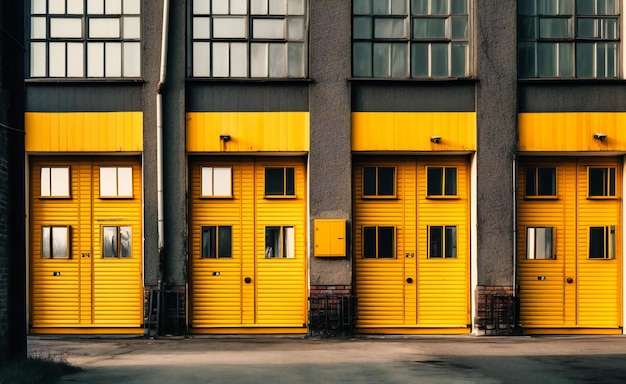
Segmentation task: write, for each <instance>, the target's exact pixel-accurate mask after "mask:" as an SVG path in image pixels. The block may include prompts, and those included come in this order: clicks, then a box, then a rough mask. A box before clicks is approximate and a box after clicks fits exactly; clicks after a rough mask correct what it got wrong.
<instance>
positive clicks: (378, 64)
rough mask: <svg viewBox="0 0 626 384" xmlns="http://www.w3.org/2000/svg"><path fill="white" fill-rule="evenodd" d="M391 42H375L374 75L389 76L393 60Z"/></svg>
mask: <svg viewBox="0 0 626 384" xmlns="http://www.w3.org/2000/svg"><path fill="white" fill-rule="evenodd" d="M390 56H391V44H387V43H379V44H374V52H373V61H374V77H389V76H390V75H391V74H390V69H389V66H390V64H391V63H390V61H391V57H390Z"/></svg>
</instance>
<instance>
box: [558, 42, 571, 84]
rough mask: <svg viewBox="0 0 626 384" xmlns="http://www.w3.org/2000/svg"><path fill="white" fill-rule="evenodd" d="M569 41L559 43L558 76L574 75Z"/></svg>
mask: <svg viewBox="0 0 626 384" xmlns="http://www.w3.org/2000/svg"><path fill="white" fill-rule="evenodd" d="M572 50H573V45H572V44H570V43H560V44H559V77H572V76H573V75H574V52H572Z"/></svg>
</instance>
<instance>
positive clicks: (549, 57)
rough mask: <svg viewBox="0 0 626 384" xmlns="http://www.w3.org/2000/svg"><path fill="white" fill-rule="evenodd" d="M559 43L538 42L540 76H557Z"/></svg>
mask: <svg viewBox="0 0 626 384" xmlns="http://www.w3.org/2000/svg"><path fill="white" fill-rule="evenodd" d="M557 50H558V44H557V43H541V44H538V51H539V52H538V55H537V56H538V59H539V63H538V67H539V68H538V69H539V77H556V76H557V71H556V67H557V58H558V54H557Z"/></svg>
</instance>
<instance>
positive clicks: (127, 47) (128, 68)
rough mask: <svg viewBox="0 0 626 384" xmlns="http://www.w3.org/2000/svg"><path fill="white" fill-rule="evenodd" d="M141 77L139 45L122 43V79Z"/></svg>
mask: <svg viewBox="0 0 626 384" xmlns="http://www.w3.org/2000/svg"><path fill="white" fill-rule="evenodd" d="M140 76H141V43H139V42H137V43H124V77H140Z"/></svg>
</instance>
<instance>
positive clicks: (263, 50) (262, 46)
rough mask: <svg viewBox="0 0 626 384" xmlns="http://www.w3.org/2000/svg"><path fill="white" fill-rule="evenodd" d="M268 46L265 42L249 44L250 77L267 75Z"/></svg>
mask: <svg viewBox="0 0 626 384" xmlns="http://www.w3.org/2000/svg"><path fill="white" fill-rule="evenodd" d="M268 48H269V47H268V44H267V43H256V44H252V45H251V47H250V51H251V52H250V54H251V57H250V74H251V76H252V77H267V73H268V59H267V55H268V50H269V49H268Z"/></svg>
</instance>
